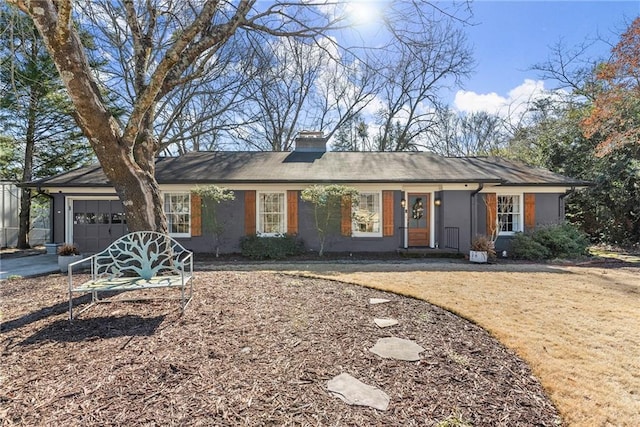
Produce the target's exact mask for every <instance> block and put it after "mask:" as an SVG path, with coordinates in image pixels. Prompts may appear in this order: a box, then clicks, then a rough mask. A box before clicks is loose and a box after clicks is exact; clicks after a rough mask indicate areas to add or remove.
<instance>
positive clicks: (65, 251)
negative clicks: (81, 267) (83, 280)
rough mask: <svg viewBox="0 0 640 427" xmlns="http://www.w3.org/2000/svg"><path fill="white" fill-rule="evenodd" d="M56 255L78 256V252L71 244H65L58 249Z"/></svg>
mask: <svg viewBox="0 0 640 427" xmlns="http://www.w3.org/2000/svg"><path fill="white" fill-rule="evenodd" d="M58 255H62V256H71V255H80V251H79V250H78V248H77V247H76V245H73V244H71V243H65V244H64V245H61V246H60V247H59V248H58Z"/></svg>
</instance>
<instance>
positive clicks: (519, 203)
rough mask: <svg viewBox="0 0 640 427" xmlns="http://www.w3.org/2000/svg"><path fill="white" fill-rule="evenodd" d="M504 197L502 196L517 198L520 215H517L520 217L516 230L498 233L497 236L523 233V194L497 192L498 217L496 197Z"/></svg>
mask: <svg viewBox="0 0 640 427" xmlns="http://www.w3.org/2000/svg"><path fill="white" fill-rule="evenodd" d="M501 196H502V197H504V196H518V200H519V202H518V205H519V209H520V213H519V214H518V215H519V216H520V223H519V224H518V226H519V227H518V230H514V231H499V232H498V236H513V235H514V234H516V233H522V232H524V193H518V192H513V191H509V192H498V193H496V215H498V197H501Z"/></svg>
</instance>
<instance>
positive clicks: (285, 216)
mask: <svg viewBox="0 0 640 427" xmlns="http://www.w3.org/2000/svg"><path fill="white" fill-rule="evenodd" d="M262 194H282V195H283V196H284V198H283V200H284V203H283V204H284V209H283V219H284V232H282V233H263V232H262V231H260V200H261V197H260V196H261V195H262ZM287 205H288V203H287V192H286V190H285V191H281V190H274V191H268V190H265V191H257V192H256V234H257V235H258V236H261V237H278V236H282V235H286V234H287V233H288V232H289V229H288V226H289V224H288V222H287V218H289V213H288V212H287Z"/></svg>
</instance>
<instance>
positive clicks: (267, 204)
mask: <svg viewBox="0 0 640 427" xmlns="http://www.w3.org/2000/svg"><path fill="white" fill-rule="evenodd" d="M286 199H287V198H286V193H284V192H279V193H266V192H264V193H258V224H257V225H258V227H257V232H258V233H260V234H266V235H277V234H285V233H286V232H287V212H286Z"/></svg>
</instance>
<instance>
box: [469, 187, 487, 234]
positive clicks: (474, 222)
mask: <svg viewBox="0 0 640 427" xmlns="http://www.w3.org/2000/svg"><path fill="white" fill-rule="evenodd" d="M483 188H484V184H483V183H482V182H481V183H480V184H478V188H477V189H476V190H474V191H472V192H471V198H470V199H469V210H470V212H469V213H470V215H469V217H470V218H471V227H470V236H469V242H473V236H474V232H475V230H476V229H477V228H478V224H477V219H478V218H476V215H474V212H475V211H476V210H477V209H474V207H475V201H476V194H478V193H479V192H481V191H482V189H483Z"/></svg>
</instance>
